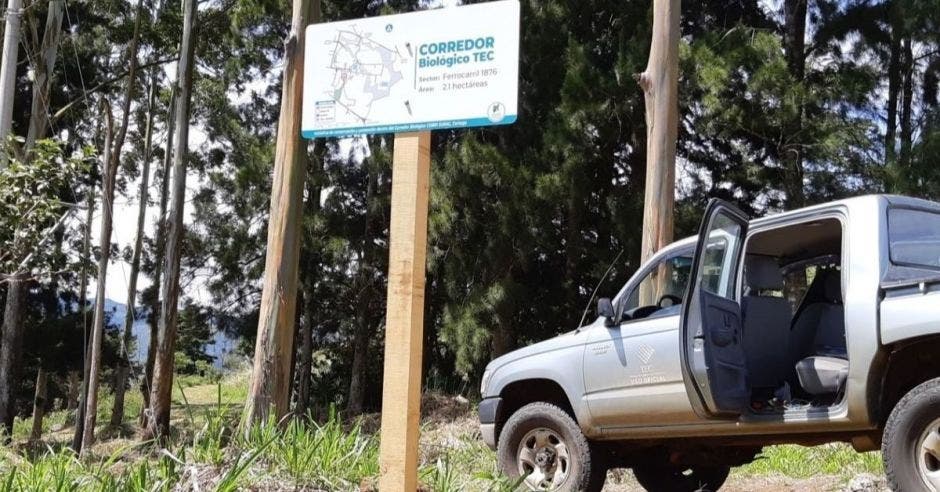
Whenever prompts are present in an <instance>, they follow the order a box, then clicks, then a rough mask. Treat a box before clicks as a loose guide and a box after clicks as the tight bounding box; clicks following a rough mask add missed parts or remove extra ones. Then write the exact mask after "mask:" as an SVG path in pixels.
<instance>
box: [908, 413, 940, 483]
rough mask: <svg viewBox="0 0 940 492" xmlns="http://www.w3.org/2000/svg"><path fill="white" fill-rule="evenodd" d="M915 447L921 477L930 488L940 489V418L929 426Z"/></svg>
mask: <svg viewBox="0 0 940 492" xmlns="http://www.w3.org/2000/svg"><path fill="white" fill-rule="evenodd" d="M914 449H915V450H916V452H917V465H918V471H919V472H920V477H921V479H923V480H924V482H925V483H926V485H927V487H928V488H931V489H933V490H935V491H940V418H938V419H936V420H934V421H933V422H931V423H930V425H929V426H927V429H926V430H925V431H924V433H923V434H922V435H921V437H920V440H919V441H917V447H916V448H914Z"/></svg>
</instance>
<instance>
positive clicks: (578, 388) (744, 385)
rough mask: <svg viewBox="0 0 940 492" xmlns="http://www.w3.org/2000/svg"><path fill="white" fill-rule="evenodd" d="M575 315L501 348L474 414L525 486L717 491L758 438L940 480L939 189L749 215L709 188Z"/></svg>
mask: <svg viewBox="0 0 940 492" xmlns="http://www.w3.org/2000/svg"><path fill="white" fill-rule="evenodd" d="M597 312H598V317H597V319H596V320H595V321H594V322H593V323H590V324H588V325H586V326H582V327H580V328H578V329H576V330H574V331H571V332H569V333H565V334H562V335H559V336H557V337H555V338H552V339H549V340H546V341H543V342H541V343H536V344H534V345H531V346H529V347H526V348H523V349H520V350H517V351H515V352H511V353H509V354H506V355H503V356H502V357H499V358H497V359H496V360H494V361H492V362H491V363H490V364H489V365H488V366H487V368H486V370H485V372H484V374H483V381H482V384H481V393H482V396H483V400H482V401H481V403H480V409H479V415H480V424H481V432H482V436H483V439H484V440H485V441H486V443H487V444H488V445H489V446H490V447H492V448H494V449H496V450H497V456H498V460H499V465H500V468H501V469H502V470H503V471H504V473H506V474H507V475H509V476H511V477H516V478H517V479H518V480H520V482H521V483H522V484H524V485H525V486H526V487H528V488H529V489H531V490H599V489H601V488H602V486H603V483H604V477H605V475H606V471H607V470H608V469H609V468H614V467H623V468H632V469H633V473H634V475H635V476H636V478H637V481H638V482H639V483H640V484H641V485H642V486H643V487H645V488H646V489H648V490H654V491H660V490H669V491H673V490H679V491H681V490H690V491H691V490H717V489H718V488H720V487H721V485H722V484H723V483H724V481H725V478H726V477H727V476H728V473H729V471H730V469H731V467H733V466H738V465H742V464H745V463H748V462H750V461H752V460H754V459H755V458H756V457H757V456H758V455H759V453H760V451H761V448H762V447H763V446H767V445H772V444H783V443H795V444H801V445H807V446H812V445H818V444H823V443H828V442H838V441H841V442H849V443H851V444H852V446H854V448H855V449H856V450H858V451H860V452H861V451H871V450H877V449H879V448H880V449H881V450H882V451H883V455H884V463H885V468H886V473H887V479H888V485H889V486H890V487H891V488H892V489H894V490H903V491H921V490H928V491H931V490H932V491H935V492H936V491H940V204H938V203H933V202H929V201H924V200H918V199H912V198H906V197H900V196H884V195H875V196H865V197H859V198H853V199H849V200H844V201H838V202H833V203H828V204H824V205H818V206H813V207H809V208H804V209H801V210H795V211H791V212H786V213H781V214H779V215H774V216H770V217H765V218H761V219H756V220H753V221H751V220H749V218H748V217H746V216H745V215H744V214H743V213H741V212H740V211H739V210H737V209H735V208H734V207H733V206H731V205H729V204H727V203H724V202H721V201H718V200H715V201H712V202H711V203H710V204H709V206H708V208H707V210H706V211H705V216H704V218H703V220H702V226H701V230H700V232H699V235H698V236H697V237H693V238H689V239H685V240H682V241H678V242H676V243H674V244H672V245H670V246H668V247H666V248H664V249H663V250H661V251H659V252H658V253H657V254H656V255H655V256H654V257H653V258H651V259H650V260H649V261H648V262H647V263H646V264H645V265H643V266H641V267H640V268H639V270H637V272H636V274H635V275H634V276H633V277H632V278H631V279H630V280H629V281H628V282H627V283H626V285H624V286H623V288H622V289H621V290H620V292H618V293H617V295H616V296H615V297H614V298H613V300H610V299H600V300H599V301H598V303H597Z"/></svg>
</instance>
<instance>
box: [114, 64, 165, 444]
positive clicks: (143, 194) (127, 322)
mask: <svg viewBox="0 0 940 492" xmlns="http://www.w3.org/2000/svg"><path fill="white" fill-rule="evenodd" d="M156 78H157V74H156V70H154V71H152V72H151V75H150V87H149V89H148V92H149V93H150V95H149V96H148V100H147V123H146V125H145V128H146V129H145V131H144V154H143V161H144V162H143V167H142V169H141V171H140V192H139V194H138V206H137V235H136V236H135V239H134V253H133V255H132V256H131V273H130V278H129V279H128V285H127V313H126V315H125V316H124V337H123V339H122V342H121V360H120V363H119V364H118V367H117V372H116V375H115V382H114V405H113V407H112V408H111V425H112V426H118V425H121V424H122V423H123V422H124V393H125V391H126V386H127V376H128V373H129V372H130V367H131V358H130V351H129V350H128V347H130V345H131V342H132V341H133V333H134V331H133V330H134V321H135V320H136V316H135V311H136V300H137V276H138V274H139V272H140V255H141V249H142V248H143V245H144V220H145V219H146V217H147V190H149V189H150V150H151V148H150V146H151V143H152V141H153V117H154V105H155V104H156V97H157V84H156Z"/></svg>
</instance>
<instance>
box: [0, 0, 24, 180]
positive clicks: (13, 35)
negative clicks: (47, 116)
mask: <svg viewBox="0 0 940 492" xmlns="http://www.w3.org/2000/svg"><path fill="white" fill-rule="evenodd" d="M22 16H23V0H9V1H8V2H7V9H6V12H5V13H4V17H5V18H6V27H5V28H4V31H3V60H2V62H0V146H2V145H4V144H5V143H6V141H7V137H9V136H10V128H11V127H12V126H13V98H14V96H15V95H16V65H17V57H18V56H19V51H20V50H19V47H20V46H19V45H20V20H21V18H22ZM5 160H6V159H5V158H3V157H2V156H0V166H6V163H5Z"/></svg>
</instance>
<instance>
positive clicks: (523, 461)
mask: <svg viewBox="0 0 940 492" xmlns="http://www.w3.org/2000/svg"><path fill="white" fill-rule="evenodd" d="M496 452H497V455H498V459H499V467H500V469H501V470H502V471H503V473H505V474H506V475H507V476H509V477H510V478H511V479H513V480H519V481H520V482H521V484H522V485H523V486H524V487H525V488H528V489H529V490H557V491H565V492H569V491H570V492H574V491H599V490H601V488H603V486H604V478H605V476H606V473H607V470H606V469H605V468H604V466H603V465H601V464H600V463H599V461H600V460H599V459H598V458H599V456H597V455H596V453H592V452H591V444H590V443H589V442H588V440H587V438H586V437H584V434H583V433H581V429H580V428H579V427H578V424H577V422H575V421H574V419H572V418H571V416H570V415H568V414H567V413H566V412H565V411H564V410H562V409H561V408H559V407H558V406H556V405H552V404H550V403H544V402H538V403H530V404H528V405H526V406H524V407H522V408H520V409H519V410H517V411H516V413H514V414H512V416H511V417H509V420H508V421H507V422H506V425H504V426H503V429H502V431H501V432H500V436H499V443H498V444H497V449H496Z"/></svg>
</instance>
